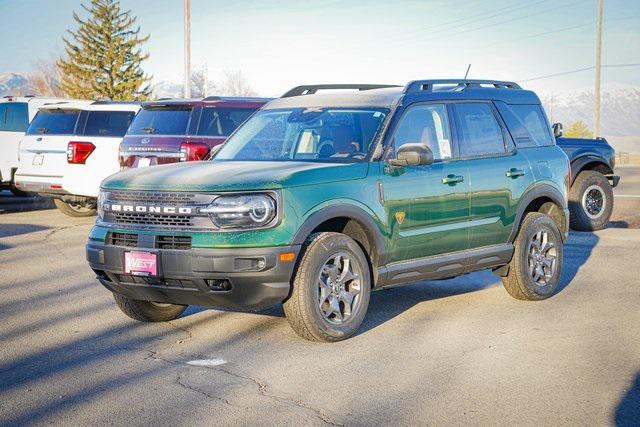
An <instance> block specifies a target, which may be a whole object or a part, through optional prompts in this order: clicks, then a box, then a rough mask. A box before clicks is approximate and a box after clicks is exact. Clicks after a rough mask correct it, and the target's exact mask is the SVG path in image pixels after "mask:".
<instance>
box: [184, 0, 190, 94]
mask: <svg viewBox="0 0 640 427" xmlns="http://www.w3.org/2000/svg"><path fill="white" fill-rule="evenodd" d="M184 97H185V98H191V0H184Z"/></svg>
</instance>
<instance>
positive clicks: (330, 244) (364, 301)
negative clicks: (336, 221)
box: [284, 232, 371, 342]
mask: <svg viewBox="0 0 640 427" xmlns="http://www.w3.org/2000/svg"><path fill="white" fill-rule="evenodd" d="M349 273H350V274H349ZM292 285H293V286H292V287H293V290H292V293H291V297H290V298H289V299H288V300H287V301H285V303H284V313H285V315H286V317H287V320H288V321H289V324H290V325H291V327H292V328H293V330H294V331H295V332H296V333H297V334H298V335H300V336H301V337H303V338H306V339H308V340H311V341H323V342H334V341H340V340H343V339H346V338H348V337H350V336H351V335H353V334H354V333H355V332H356V331H357V330H358V328H359V327H360V325H361V324H362V321H363V320H364V317H365V315H366V313H367V307H368V306H369V299H370V296H371V272H370V269H369V263H368V261H367V257H366V256H365V254H364V252H363V251H362V249H361V248H360V246H359V245H358V244H357V243H356V242H355V241H354V240H353V239H351V238H350V237H348V236H346V235H344V234H341V233H328V232H326V233H316V234H313V235H311V236H310V237H309V238H308V239H307V241H306V242H305V244H304V246H303V249H302V251H301V256H300V261H299V263H298V265H297V268H296V271H295V273H294V276H293V284H292ZM348 301H351V303H350V304H349V302H348ZM327 313H328V314H327Z"/></svg>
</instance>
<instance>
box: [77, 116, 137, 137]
mask: <svg viewBox="0 0 640 427" xmlns="http://www.w3.org/2000/svg"><path fill="white" fill-rule="evenodd" d="M134 116H135V113H134V112H133V111H89V112H88V113H87V122H86V124H85V126H84V132H83V135H84V136H104V137H122V136H124V134H125V133H127V129H129V125H130V124H131V121H132V120H133V117H134Z"/></svg>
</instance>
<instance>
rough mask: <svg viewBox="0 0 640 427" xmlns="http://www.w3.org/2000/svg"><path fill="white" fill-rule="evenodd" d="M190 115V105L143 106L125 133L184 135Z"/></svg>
mask: <svg viewBox="0 0 640 427" xmlns="http://www.w3.org/2000/svg"><path fill="white" fill-rule="evenodd" d="M190 116H191V107H190V106H187V105H183V106H180V105H175V106H173V105H172V106H161V107H155V106H154V107H147V108H143V109H142V110H140V112H139V113H138V115H137V116H136V118H135V119H133V123H131V126H130V127H129V130H128V131H127V135H152V134H154V135H186V134H187V127H188V126H189V117H190Z"/></svg>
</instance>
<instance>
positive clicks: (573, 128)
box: [562, 120, 593, 138]
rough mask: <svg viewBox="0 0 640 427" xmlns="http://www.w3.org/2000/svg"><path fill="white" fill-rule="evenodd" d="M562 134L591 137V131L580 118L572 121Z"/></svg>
mask: <svg viewBox="0 0 640 427" xmlns="http://www.w3.org/2000/svg"><path fill="white" fill-rule="evenodd" d="M562 134H563V135H564V136H566V137H567V138H593V132H591V131H590V130H589V127H588V126H587V124H586V123H585V122H583V121H580V120H578V121H577V122H574V123H572V124H571V125H570V126H569V127H568V128H567V129H565V130H564V132H562Z"/></svg>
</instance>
